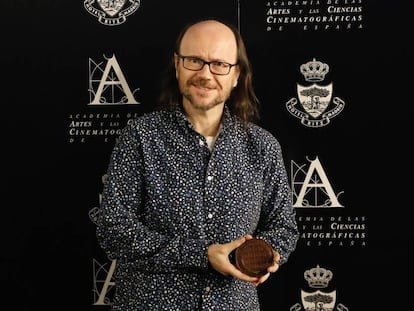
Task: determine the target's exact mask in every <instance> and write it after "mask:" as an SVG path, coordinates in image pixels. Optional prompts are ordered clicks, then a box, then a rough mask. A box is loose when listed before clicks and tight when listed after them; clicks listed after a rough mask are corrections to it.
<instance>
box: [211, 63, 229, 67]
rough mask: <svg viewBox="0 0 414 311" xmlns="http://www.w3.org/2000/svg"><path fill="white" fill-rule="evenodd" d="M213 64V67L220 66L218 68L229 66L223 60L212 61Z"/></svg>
mask: <svg viewBox="0 0 414 311" xmlns="http://www.w3.org/2000/svg"><path fill="white" fill-rule="evenodd" d="M213 66H214V67H220V68H227V67H228V66H229V64H227V63H225V62H214V63H213Z"/></svg>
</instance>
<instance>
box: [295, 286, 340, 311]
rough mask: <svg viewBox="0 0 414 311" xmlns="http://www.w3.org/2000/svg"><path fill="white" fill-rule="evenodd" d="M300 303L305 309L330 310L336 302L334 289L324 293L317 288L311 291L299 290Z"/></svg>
mask: <svg viewBox="0 0 414 311" xmlns="http://www.w3.org/2000/svg"><path fill="white" fill-rule="evenodd" d="M300 296H301V299H302V305H303V307H304V308H305V310H315V311H332V310H334V307H335V302H336V290H334V291H332V292H330V293H324V292H322V291H320V290H317V291H315V292H313V293H308V292H305V291H304V290H301V294H300Z"/></svg>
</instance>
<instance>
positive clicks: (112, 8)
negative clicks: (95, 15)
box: [97, 0, 126, 16]
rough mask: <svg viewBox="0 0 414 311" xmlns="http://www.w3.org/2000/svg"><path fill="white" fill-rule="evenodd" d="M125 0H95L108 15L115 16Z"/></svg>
mask: <svg viewBox="0 0 414 311" xmlns="http://www.w3.org/2000/svg"><path fill="white" fill-rule="evenodd" d="M125 1H126V0H97V2H98V4H99V6H100V7H101V8H102V10H104V12H105V13H106V14H108V15H109V16H115V15H116V14H118V13H119V11H121V9H122V7H123V6H124V4H125Z"/></svg>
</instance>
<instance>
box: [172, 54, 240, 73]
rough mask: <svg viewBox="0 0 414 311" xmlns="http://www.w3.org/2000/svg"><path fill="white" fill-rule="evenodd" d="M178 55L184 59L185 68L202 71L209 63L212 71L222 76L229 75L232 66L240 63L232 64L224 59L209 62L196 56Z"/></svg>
mask: <svg viewBox="0 0 414 311" xmlns="http://www.w3.org/2000/svg"><path fill="white" fill-rule="evenodd" d="M177 55H178V56H179V57H180V58H181V59H182V60H183V66H184V68H185V69H188V70H191V71H200V70H201V69H203V68H204V65H207V66H208V68H209V69H210V72H211V73H213V74H216V75H220V76H224V75H228V74H229V73H230V69H231V67H233V66H237V65H238V64H237V63H236V64H230V63H226V62H222V61H212V62H207V61H205V60H202V59H201V58H198V57H194V56H182V55H180V54H177Z"/></svg>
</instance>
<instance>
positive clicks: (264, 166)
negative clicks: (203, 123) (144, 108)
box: [97, 106, 298, 311]
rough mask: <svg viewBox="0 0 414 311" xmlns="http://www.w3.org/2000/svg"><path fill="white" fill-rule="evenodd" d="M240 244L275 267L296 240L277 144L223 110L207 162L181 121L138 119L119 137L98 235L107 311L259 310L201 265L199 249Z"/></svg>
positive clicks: (174, 117) (203, 147)
mask: <svg viewBox="0 0 414 311" xmlns="http://www.w3.org/2000/svg"><path fill="white" fill-rule="evenodd" d="M245 234H251V235H253V236H255V237H257V238H262V239H264V240H266V241H267V242H269V243H270V244H271V245H272V247H273V248H274V249H275V250H277V251H278V252H279V253H280V255H281V260H280V264H283V263H284V262H286V260H287V259H288V257H289V255H290V253H291V252H292V251H293V250H294V248H295V247H296V242H297V239H298V230H297V224H296V220H295V212H294V210H293V208H292V205H291V192H290V188H289V183H288V178H287V173H286V169H285V166H284V163H283V159H282V153H281V148H280V145H279V143H278V141H277V140H276V139H275V138H274V136H273V135H272V134H270V132H268V131H266V130H265V129H263V128H261V127H259V126H258V125H255V124H252V123H250V124H249V125H248V127H247V128H245V127H244V125H243V123H242V122H240V120H238V119H237V118H236V117H235V116H233V115H232V114H231V113H230V111H229V109H228V108H227V107H226V106H225V109H224V113H223V117H222V130H221V132H220V133H219V135H218V137H217V140H216V143H215V146H214V149H213V150H212V151H211V152H210V151H209V149H208V147H207V143H206V139H205V138H204V137H203V136H202V135H200V134H199V133H197V132H196V131H195V130H194V128H193V126H192V125H191V123H190V122H188V120H187V119H186V117H185V115H184V113H183V112H182V111H181V110H180V109H178V110H176V111H157V112H150V113H146V114H144V115H142V116H140V117H138V118H136V119H135V120H133V121H132V122H130V124H128V125H127V126H126V127H125V128H124V129H123V131H122V133H121V134H120V136H119V137H118V139H117V142H116V144H115V147H114V149H113V152H112V155H111V158H110V163H109V166H108V179H107V181H106V183H105V185H104V189H103V192H102V204H101V208H100V217H99V220H98V225H97V237H98V241H99V243H100V245H101V246H102V248H103V249H104V250H105V251H106V253H107V254H108V256H109V257H110V258H111V259H116V260H117V265H116V272H115V275H114V278H115V284H116V285H115V288H116V293H115V297H114V301H113V304H112V310H114V311H115V310H116V311H136V310H145V311H157V310H165V311H187V310H188V311H195V310H228V311H238V310H240V311H242V310H243V311H244V310H245V311H254V310H260V307H259V299H258V295H257V290H256V288H255V287H254V286H253V285H252V284H251V283H250V282H245V281H241V280H239V279H236V278H233V277H225V276H223V275H221V274H219V273H218V272H216V271H214V270H213V269H212V268H211V267H210V266H209V264H208V259H207V248H208V246H209V245H211V244H213V243H228V242H230V241H233V240H235V239H238V238H240V237H241V236H243V235H245Z"/></svg>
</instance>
